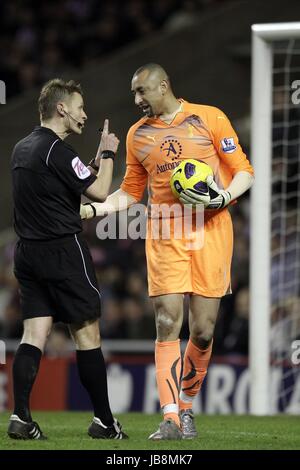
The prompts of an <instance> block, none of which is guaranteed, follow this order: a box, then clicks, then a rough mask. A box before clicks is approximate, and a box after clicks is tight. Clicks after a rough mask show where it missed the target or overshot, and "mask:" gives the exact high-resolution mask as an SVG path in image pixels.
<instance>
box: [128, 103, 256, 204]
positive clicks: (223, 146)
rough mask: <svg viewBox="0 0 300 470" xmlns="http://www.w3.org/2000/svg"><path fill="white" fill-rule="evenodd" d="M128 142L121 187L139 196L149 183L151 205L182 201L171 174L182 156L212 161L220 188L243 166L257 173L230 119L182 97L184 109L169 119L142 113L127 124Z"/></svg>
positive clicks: (228, 182)
mask: <svg viewBox="0 0 300 470" xmlns="http://www.w3.org/2000/svg"><path fill="white" fill-rule="evenodd" d="M126 147H127V157H126V165H127V167H126V173H125V176H124V180H123V182H122V185H121V189H122V190H123V191H125V192H127V193H128V194H130V195H131V196H133V197H134V198H135V199H136V200H137V201H139V200H140V199H141V198H142V197H143V193H144V190H145V187H146V185H147V183H148V193H149V201H148V202H149V203H148V208H149V209H150V208H151V205H152V204H167V205H173V204H174V203H176V202H178V201H177V199H176V198H175V197H174V196H173V194H172V191H171V188H170V177H171V174H172V171H173V170H174V168H176V166H178V165H179V163H180V162H181V161H182V160H185V159H188V158H193V159H196V160H202V161H204V162H205V163H207V164H208V165H210V167H211V168H212V169H213V172H214V178H215V181H216V183H217V184H218V186H219V187H220V188H226V187H227V186H228V185H229V184H230V182H231V180H232V178H233V176H234V175H235V174H236V173H237V172H239V171H248V172H249V173H251V174H253V168H252V166H251V165H250V163H249V161H248V160H247V157H246V155H245V154H244V152H243V151H242V148H241V146H240V145H239V141H238V137H237V135H236V133H235V131H234V130H233V128H232V126H231V124H230V121H229V120H228V118H227V117H226V115H225V114H224V113H223V112H222V111H220V110H219V109H218V108H215V107H212V106H204V105H199V104H192V103H188V102H187V101H183V100H182V106H181V111H180V112H178V113H177V114H176V116H175V118H174V120H173V121H172V122H171V123H170V124H167V123H165V122H163V121H161V120H160V119H159V118H148V117H143V118H142V119H140V120H139V121H138V122H137V123H136V124H134V125H133V126H132V127H131V128H130V129H129V132H128V134H127V142H126ZM150 213H151V211H150Z"/></svg>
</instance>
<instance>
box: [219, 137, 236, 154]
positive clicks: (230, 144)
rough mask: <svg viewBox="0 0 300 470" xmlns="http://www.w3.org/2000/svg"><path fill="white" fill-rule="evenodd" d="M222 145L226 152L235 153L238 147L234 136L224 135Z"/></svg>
mask: <svg viewBox="0 0 300 470" xmlns="http://www.w3.org/2000/svg"><path fill="white" fill-rule="evenodd" d="M221 145H222V150H223V152H224V153H233V152H234V151H235V149H236V145H235V144H234V138H233V137H224V139H222V140H221Z"/></svg>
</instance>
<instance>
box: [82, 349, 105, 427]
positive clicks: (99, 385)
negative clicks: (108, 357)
mask: <svg viewBox="0 0 300 470" xmlns="http://www.w3.org/2000/svg"><path fill="white" fill-rule="evenodd" d="M76 354H77V366H78V371H79V376H80V380H81V383H82V385H83V386H84V387H85V389H86V390H87V392H88V394H89V396H90V399H91V401H92V404H93V407H94V413H95V417H96V418H99V419H100V420H101V421H102V423H103V424H104V425H105V426H111V425H112V424H113V422H114V419H113V415H112V414H111V411H110V406H109V401H108V392H107V375H106V366H105V362H104V357H103V354H102V351H101V348H96V349H89V350H88V351H76Z"/></svg>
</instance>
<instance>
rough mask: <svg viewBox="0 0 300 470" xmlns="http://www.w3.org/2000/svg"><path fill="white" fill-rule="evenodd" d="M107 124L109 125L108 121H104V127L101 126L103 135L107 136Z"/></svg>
mask: <svg viewBox="0 0 300 470" xmlns="http://www.w3.org/2000/svg"><path fill="white" fill-rule="evenodd" d="M108 124H109V120H108V119H105V120H104V126H103V133H105V134H108Z"/></svg>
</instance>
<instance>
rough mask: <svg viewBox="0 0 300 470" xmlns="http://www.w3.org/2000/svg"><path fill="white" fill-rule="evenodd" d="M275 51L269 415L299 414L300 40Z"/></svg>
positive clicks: (278, 45) (276, 46)
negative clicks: (282, 413) (270, 394)
mask: <svg viewBox="0 0 300 470" xmlns="http://www.w3.org/2000/svg"><path fill="white" fill-rule="evenodd" d="M272 49H273V114H272V217H271V230H272V232H271V329H270V341H271V343H270V351H271V379H272V386H271V390H272V395H273V396H272V400H271V401H272V404H271V412H273V413H277V412H286V413H296V414H300V365H299V362H300V39H290V40H287V41H275V42H273V43H272Z"/></svg>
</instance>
